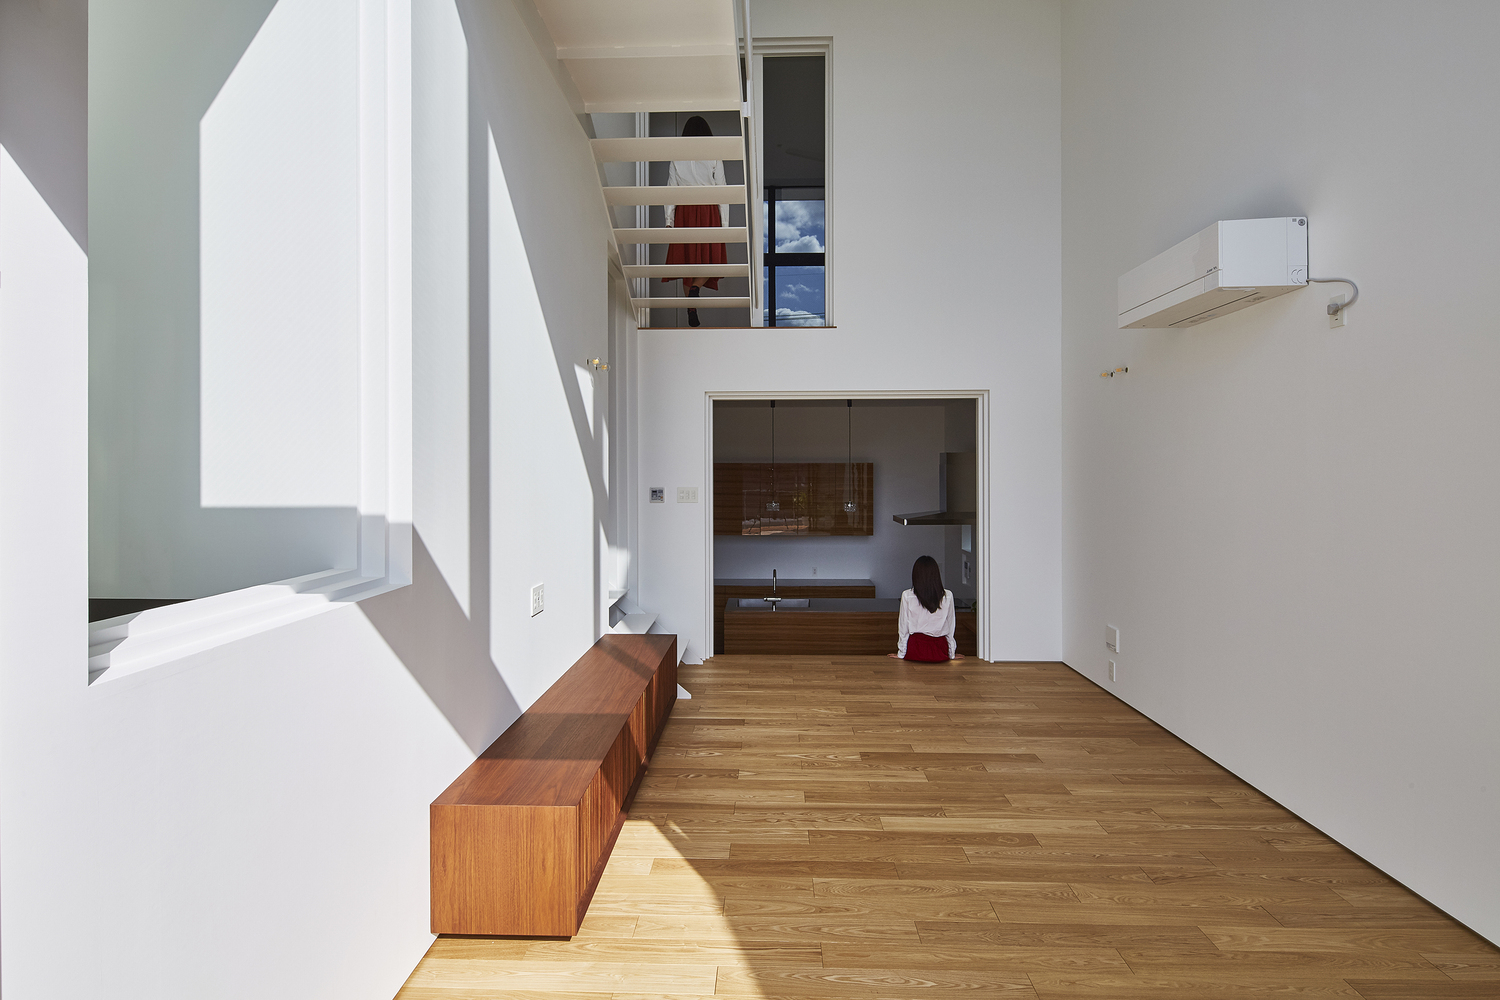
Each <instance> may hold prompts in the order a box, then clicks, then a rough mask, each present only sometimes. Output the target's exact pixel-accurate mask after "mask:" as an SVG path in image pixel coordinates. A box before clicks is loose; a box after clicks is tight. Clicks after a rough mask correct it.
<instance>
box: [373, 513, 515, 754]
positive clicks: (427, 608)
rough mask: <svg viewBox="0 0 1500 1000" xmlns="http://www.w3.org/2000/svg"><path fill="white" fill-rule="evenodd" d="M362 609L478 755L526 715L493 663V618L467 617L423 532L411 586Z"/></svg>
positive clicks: (415, 548)
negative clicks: (522, 713)
mask: <svg viewBox="0 0 1500 1000" xmlns="http://www.w3.org/2000/svg"><path fill="white" fill-rule="evenodd" d="M481 562H482V561H481ZM486 603H487V602H486ZM475 606H476V607H478V606H481V605H479V604H478V603H477V602H476V605H475ZM359 607H360V610H362V611H363V612H364V614H365V617H366V618H368V619H369V620H370V623H371V624H372V625H374V626H375V628H376V630H377V631H378V632H379V633H380V635H381V636H382V637H383V638H384V639H385V641H386V644H387V645H389V646H390V647H391V650H392V651H393V652H394V653H395V654H396V655H397V656H398V657H400V659H401V662H402V663H403V664H404V665H405V666H406V669H407V670H408V671H409V672H410V673H411V675H412V677H413V678H414V679H415V680H416V682H417V683H418V684H419V685H421V687H422V690H423V691H425V692H426V693H427V697H429V698H431V699H432V703H433V704H434V705H436V706H437V708H438V710H439V711H440V712H442V713H443V717H444V718H446V719H447V720H448V723H449V724H450V725H452V726H453V729H454V731H455V732H457V733H458V735H459V736H460V737H461V738H462V739H463V741H464V743H465V744H466V745H467V746H468V748H469V749H470V750H472V751H473V752H474V754H475V755H476V756H477V755H478V754H480V753H483V752H484V749H485V747H487V746H489V745H490V744H491V743H492V742H494V740H495V737H497V736H499V735H500V734H501V733H502V732H504V731H505V729H506V727H507V726H509V725H510V724H511V723H512V722H514V721H515V720H516V719H517V718H518V717H519V716H520V714H521V707H520V706H519V705H518V704H517V703H516V699H515V697H514V696H512V694H511V692H510V688H509V687H508V686H506V683H505V680H504V678H502V677H501V676H500V671H499V670H498V669H496V666H495V663H494V661H492V660H491V659H490V635H489V629H488V627H487V624H488V623H487V621H486V620H485V618H481V617H480V616H478V615H476V616H475V620H471V619H470V618H469V616H468V615H465V614H464V611H463V608H462V607H460V606H459V603H458V598H457V597H456V596H454V593H453V591H452V589H451V588H449V586H448V583H447V581H446V580H444V579H443V574H442V572H441V571H440V570H439V569H438V567H437V563H435V562H434V561H433V559H432V555H431V553H429V552H428V551H427V546H426V545H425V544H424V543H423V541H422V536H421V534H420V533H416V532H413V535H412V583H411V586H409V587H402V588H401V589H399V590H393V591H391V592H390V593H388V594H382V595H381V596H379V597H372V598H370V599H369V600H368V601H363V602H361V603H360V605H359ZM486 618H487V616H486Z"/></svg>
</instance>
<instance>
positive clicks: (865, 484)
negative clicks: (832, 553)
mask: <svg viewBox="0 0 1500 1000" xmlns="http://www.w3.org/2000/svg"><path fill="white" fill-rule="evenodd" d="M768 503H775V504H777V505H778V507H779V509H778V510H767V509H766V505H767V504H768ZM845 503H852V504H853V505H854V509H853V510H852V511H851V510H846V509H845V507H844V505H845ZM714 534H716V535H873V534H875V464H874V463H873V462H854V463H852V464H850V463H847V462H777V463H776V464H775V465H774V466H772V465H770V464H768V463H765V462H715V463H714Z"/></svg>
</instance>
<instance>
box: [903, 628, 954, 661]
mask: <svg viewBox="0 0 1500 1000" xmlns="http://www.w3.org/2000/svg"><path fill="white" fill-rule="evenodd" d="M906 658H907V659H908V660H913V661H915V662H917V663H947V662H948V639H947V637H946V636H937V635H928V634H927V633H926V632H913V633H912V634H911V635H909V636H907V637H906Z"/></svg>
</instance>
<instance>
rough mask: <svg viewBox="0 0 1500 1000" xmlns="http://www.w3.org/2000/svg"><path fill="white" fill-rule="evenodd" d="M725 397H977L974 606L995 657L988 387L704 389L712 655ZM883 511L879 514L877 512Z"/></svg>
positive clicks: (981, 646)
mask: <svg viewBox="0 0 1500 1000" xmlns="http://www.w3.org/2000/svg"><path fill="white" fill-rule="evenodd" d="M721 399H766V400H770V399H776V400H783V399H785V400H799V399H972V400H974V452H975V455H974V461H975V466H976V468H975V478H976V479H977V482H976V484H975V486H976V489H977V493H978V496H977V497H975V501H976V506H977V509H976V510H975V512H974V548H975V552H974V592H975V599H974V609H975V617H976V621H975V625H976V628H977V630H978V633H979V635H978V647H977V648H978V654H979V658H980V659H982V660H988V659H990V647H991V642H990V602H989V595H990V544H989V542H990V531H989V527H990V441H989V424H990V420H989V414H990V391H989V390H988V389H844V390H837V391H835V390H817V391H808V390H800V391H799V390H787V391H781V392H777V391H765V390H756V391H753V392H705V393H704V394H703V430H704V433H703V442H704V445H703V447H704V453H703V467H704V471H705V473H706V474H705V475H704V477H703V484H704V485H703V502H704V508H703V514H704V516H703V532H704V537H703V551H704V559H703V573H704V584H705V586H704V590H705V600H704V608H705V612H706V617H705V618H704V624H705V632H704V634H705V635H707V636H708V640H707V643H706V645H707V646H708V651H707V654H706V655H705V656H704V657H703V658H704V659H709V658H710V657H712V656H713V655H714V650H713V633H714V511H713V503H714V402H715V401H717V400H721ZM877 516H878V515H877Z"/></svg>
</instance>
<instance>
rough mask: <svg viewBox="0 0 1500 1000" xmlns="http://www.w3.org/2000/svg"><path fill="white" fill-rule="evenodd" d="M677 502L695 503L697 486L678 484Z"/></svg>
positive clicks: (696, 500)
mask: <svg viewBox="0 0 1500 1000" xmlns="http://www.w3.org/2000/svg"><path fill="white" fill-rule="evenodd" d="M677 502H678V503H697V502H698V487H696V486H679V487H677Z"/></svg>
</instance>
